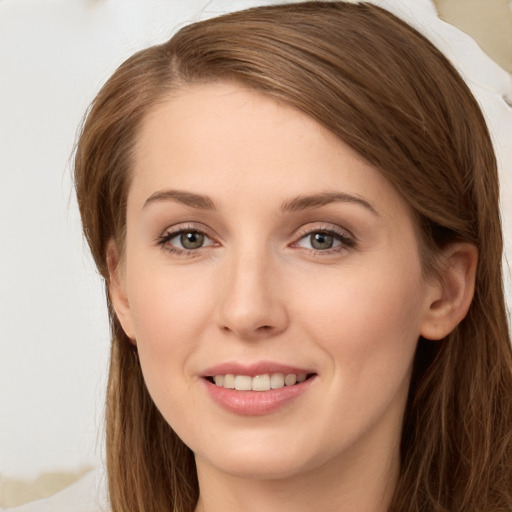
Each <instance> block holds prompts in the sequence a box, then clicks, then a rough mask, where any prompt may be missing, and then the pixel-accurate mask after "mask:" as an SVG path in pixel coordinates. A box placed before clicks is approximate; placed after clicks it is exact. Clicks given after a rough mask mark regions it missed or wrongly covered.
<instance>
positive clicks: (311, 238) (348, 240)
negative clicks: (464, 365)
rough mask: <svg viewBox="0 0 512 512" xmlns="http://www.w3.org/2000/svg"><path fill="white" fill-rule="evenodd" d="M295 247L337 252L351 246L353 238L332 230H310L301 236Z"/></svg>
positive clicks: (353, 243)
mask: <svg viewBox="0 0 512 512" xmlns="http://www.w3.org/2000/svg"><path fill="white" fill-rule="evenodd" d="M294 245H295V246H296V247H301V248H304V249H310V250H313V251H319V252H329V251H333V252H337V251H339V250H342V249H346V248H349V247H353V246H354V245H355V240H354V239H353V238H352V237H351V236H350V235H348V234H346V233H338V232H336V231H333V230H326V229H325V230H324V229H321V230H316V231H310V232H309V233H307V234H306V235H305V236H302V237H301V238H300V239H299V240H298V241H297V242H296V243H295V244H294Z"/></svg>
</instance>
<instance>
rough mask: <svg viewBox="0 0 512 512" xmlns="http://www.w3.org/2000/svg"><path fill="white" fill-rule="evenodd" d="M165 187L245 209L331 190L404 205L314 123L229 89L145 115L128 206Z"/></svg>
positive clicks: (185, 97) (178, 96) (176, 96)
mask: <svg viewBox="0 0 512 512" xmlns="http://www.w3.org/2000/svg"><path fill="white" fill-rule="evenodd" d="M169 187H172V188H175V189H179V190H187V191H193V192H195V193H199V194H205V195H209V196H214V197H215V198H216V199H218V201H219V202H221V203H222V202H223V201H226V202H228V203H229V202H231V203H232V202H234V201H236V199H237V198H238V199H240V200H241V201H245V203H244V204H245V205H246V206H249V205H250V204H251V203H252V200H256V201H257V200H258V199H261V197H265V198H266V200H270V199H272V197H274V196H275V199H276V201H278V200H279V201H282V199H283V196H288V197H292V196H297V195H303V194H305V193H315V192H323V191H325V190H326V189H329V190H330V189H333V188H337V189H339V191H342V192H345V193H351V194H355V195H361V194H364V195H365V196H369V197H372V196H373V197H374V199H382V198H384V197H385V198H386V199H387V200H388V203H389V204H388V205H387V206H388V207H393V208H397V207H398V208H401V207H403V206H404V205H403V204H402V203H403V202H402V200H401V198H400V197H399V196H398V193H397V192H396V191H395V190H394V188H393V187H392V186H391V184H390V183H389V182H388V181H387V180H386V179H385V178H384V177H383V176H382V175H381V173H380V172H378V171H377V170H376V169H374V168H373V167H372V166H370V165H369V164H368V163H367V162H366V161H365V160H364V159H363V158H362V157H361V156H360V155H359V154H358V153H357V152H356V151H354V150H352V149H351V148H350V147H349V146H347V145H346V144H345V143H343V142H342V141H341V140H340V139H339V138H338V137H336V136H335V135H334V134H332V133H331V132H330V131H328V130H327V129H325V128H324V127H322V126H321V125H320V124H319V123H317V122H316V121H315V120H313V119H312V118H310V117H309V116H307V115H305V114H303V113H302V112H299V111H298V110H296V109H293V108H290V107H288V106H285V105H282V104H280V103H278V102H276V101H274V100H273V99H271V98H269V97H267V96H265V95H263V94H261V93H258V92H255V91H253V90H250V89H247V88H245V87H243V86H240V85H238V84H232V83H213V84H200V85H191V86H188V87H186V88H184V89H181V90H179V91H176V92H175V93H173V95H171V96H169V97H168V98H166V99H165V100H164V101H163V102H160V103H159V104H158V105H156V106H155V107H154V109H153V110H152V111H151V112H150V113H149V114H148V115H147V116H146V118H145V120H144V123H143V125H142V129H141V131H140V134H139V138H138V140H137V145H136V161H135V171H134V176H133V182H132V186H131V191H130V196H131V200H132V202H133V201H137V202H140V201H143V200H144V198H145V197H146V198H147V197H148V196H149V195H150V194H152V193H154V192H155V191H158V190H162V189H165V188H169ZM383 192H386V194H383ZM129 200H130V198H129Z"/></svg>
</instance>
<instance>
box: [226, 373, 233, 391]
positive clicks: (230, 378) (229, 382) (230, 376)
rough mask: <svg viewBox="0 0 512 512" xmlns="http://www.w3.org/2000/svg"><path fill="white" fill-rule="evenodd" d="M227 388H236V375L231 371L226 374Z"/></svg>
mask: <svg viewBox="0 0 512 512" xmlns="http://www.w3.org/2000/svg"><path fill="white" fill-rule="evenodd" d="M223 386H224V387H225V388H226V389H235V376H234V375H233V374H231V373H229V374H228V375H224V384H223Z"/></svg>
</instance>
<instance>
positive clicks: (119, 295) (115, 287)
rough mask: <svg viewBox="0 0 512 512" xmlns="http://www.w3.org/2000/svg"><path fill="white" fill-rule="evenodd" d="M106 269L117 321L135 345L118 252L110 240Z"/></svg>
mask: <svg viewBox="0 0 512 512" xmlns="http://www.w3.org/2000/svg"><path fill="white" fill-rule="evenodd" d="M107 267H108V274H109V281H108V293H109V296H110V300H111V302H112V305H113V306H114V309H115V312H116V316H117V319H118V320H119V322H120V324H121V327H122V328H123V330H124V332H125V333H126V335H127V336H128V338H130V340H131V342H132V343H133V344H134V345H135V344H136V343H135V329H134V328H133V320H132V315H131V311H130V304H129V302H128V297H127V295H126V284H125V281H124V275H123V265H122V263H121V261H120V257H119V250H118V248H117V245H116V243H115V242H114V241H113V240H110V241H109V242H108V245H107Z"/></svg>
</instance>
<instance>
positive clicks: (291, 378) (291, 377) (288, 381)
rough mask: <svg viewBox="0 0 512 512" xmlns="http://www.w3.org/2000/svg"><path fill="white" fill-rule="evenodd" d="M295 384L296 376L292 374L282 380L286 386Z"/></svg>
mask: <svg viewBox="0 0 512 512" xmlns="http://www.w3.org/2000/svg"><path fill="white" fill-rule="evenodd" d="M296 382H297V375H295V374H294V373H289V374H288V375H287V376H286V377H285V378H284V383H285V385H286V386H293V385H294V384H295V383H296Z"/></svg>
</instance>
